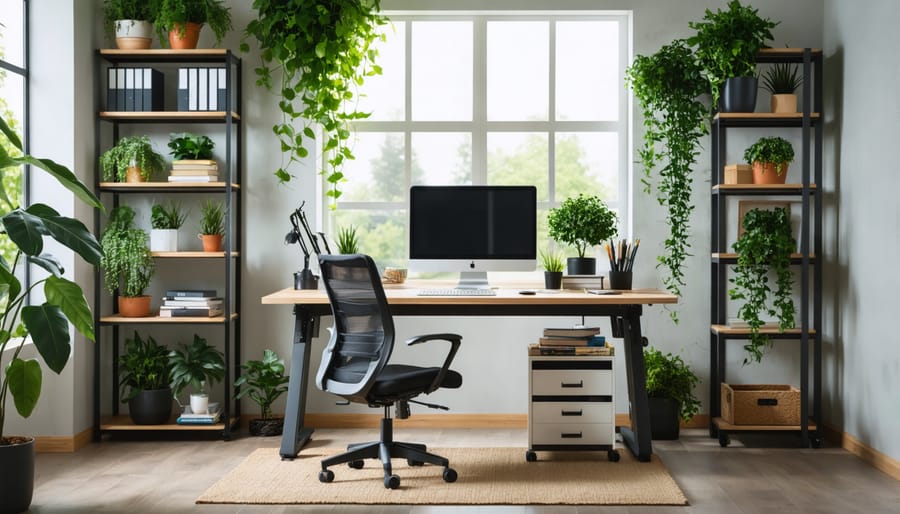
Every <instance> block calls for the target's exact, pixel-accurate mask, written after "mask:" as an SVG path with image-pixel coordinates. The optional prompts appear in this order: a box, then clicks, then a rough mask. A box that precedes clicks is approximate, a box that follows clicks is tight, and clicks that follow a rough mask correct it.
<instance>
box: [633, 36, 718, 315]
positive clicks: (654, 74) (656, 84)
mask: <svg viewBox="0 0 900 514" xmlns="http://www.w3.org/2000/svg"><path fill="white" fill-rule="evenodd" d="M626 80H627V81H628V85H629V86H630V87H631V89H632V90H633V91H634V94H635V97H636V98H637V99H638V102H639V103H640V105H641V111H642V113H643V116H644V121H643V126H644V141H643V144H642V147H641V149H640V150H639V151H638V156H639V158H640V162H641V165H642V166H643V168H644V178H642V179H641V182H643V184H644V192H645V193H647V194H650V192H651V187H652V183H651V178H652V174H653V170H655V169H656V168H658V167H659V170H658V172H657V177H658V178H657V179H656V180H657V186H656V188H657V201H658V202H659V204H660V205H662V206H664V207H666V209H667V211H668V212H667V216H666V224H667V225H668V226H669V237H667V238H665V249H666V251H665V253H664V254H663V255H660V256H658V257H657V261H659V265H660V266H664V267H665V268H666V269H668V272H669V273H668V276H665V277H663V283H664V284H665V286H666V289H668V290H669V292H671V293H672V294H675V295H678V296H680V295H681V287H682V286H684V285H685V283H684V271H683V269H682V268H683V266H684V260H685V259H686V258H687V256H688V251H689V249H690V247H691V244H690V242H689V241H688V237H689V235H690V220H691V213H692V212H693V210H694V202H693V201H692V200H691V194H692V190H693V168H694V165H695V164H696V161H697V150H696V149H697V147H698V146H699V144H700V138H701V137H702V136H704V135H705V134H707V132H708V130H707V128H706V116H707V108H706V106H705V105H704V104H703V103H702V102H700V101H699V100H698V98H699V97H700V96H701V95H703V94H704V93H705V92H706V91H707V87H708V83H707V81H706V79H704V77H703V74H702V68H701V67H700V66H699V65H698V64H697V62H696V59H695V57H694V54H693V53H692V52H691V49H690V48H689V47H688V46H687V45H686V44H685V42H684V41H683V40H676V41H673V42H672V43H671V44H669V45H666V46H664V47H662V48H661V49H659V51H658V52H656V53H655V54H653V55H651V56H649V57H645V56H641V55H639V56H637V58H636V59H635V60H634V63H633V64H632V65H631V66H630V67H629V68H628V69H627V70H626ZM670 316H671V317H672V319H673V320H674V321H677V319H678V318H677V313H676V312H675V311H674V310H670Z"/></svg>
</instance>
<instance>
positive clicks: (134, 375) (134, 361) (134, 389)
mask: <svg viewBox="0 0 900 514" xmlns="http://www.w3.org/2000/svg"><path fill="white" fill-rule="evenodd" d="M169 374H170V365H169V349H168V348H166V346H165V345H161V344H159V343H157V342H156V340H155V339H153V336H147V339H141V336H140V335H139V334H138V333H137V330H135V331H134V337H133V338H131V339H126V340H125V353H124V354H123V355H122V356H120V357H119V376H120V379H119V387H120V389H121V391H120V394H121V399H122V403H127V402H128V401H129V400H131V399H132V398H134V397H135V396H137V395H138V394H139V393H140V392H141V391H156V390H159V389H167V388H168V387H169Z"/></svg>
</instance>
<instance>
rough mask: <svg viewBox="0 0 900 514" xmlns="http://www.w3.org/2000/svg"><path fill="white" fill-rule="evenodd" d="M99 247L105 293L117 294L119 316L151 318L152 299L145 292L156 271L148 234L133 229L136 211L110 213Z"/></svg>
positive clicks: (126, 209)
mask: <svg viewBox="0 0 900 514" xmlns="http://www.w3.org/2000/svg"><path fill="white" fill-rule="evenodd" d="M100 246H101V247H102V248H103V258H102V259H101V261H100V266H101V267H102V268H103V277H104V281H105V283H106V290H107V291H109V294H112V295H115V294H117V293H118V295H119V296H118V311H119V315H120V316H124V317H138V318H140V317H145V316H149V315H150V296H147V295H144V290H145V289H147V286H149V285H150V279H151V278H152V277H153V273H154V272H155V270H156V268H155V263H154V261H153V257H152V256H151V255H150V248H149V247H147V233H146V232H144V231H143V230H142V229H140V228H137V227H135V226H134V209H132V208H131V207H129V206H127V205H120V206H118V207H116V208H114V209H113V210H112V212H110V214H109V223H108V224H107V225H106V230H104V232H103V236H101V238H100Z"/></svg>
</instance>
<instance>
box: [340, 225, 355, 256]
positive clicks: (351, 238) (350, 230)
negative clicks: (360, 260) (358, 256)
mask: <svg viewBox="0 0 900 514" xmlns="http://www.w3.org/2000/svg"><path fill="white" fill-rule="evenodd" d="M337 251H338V253H341V254H344V255H351V254H354V253H359V235H358V234H357V233H356V227H354V226H353V225H350V226H348V227H338V233H337Z"/></svg>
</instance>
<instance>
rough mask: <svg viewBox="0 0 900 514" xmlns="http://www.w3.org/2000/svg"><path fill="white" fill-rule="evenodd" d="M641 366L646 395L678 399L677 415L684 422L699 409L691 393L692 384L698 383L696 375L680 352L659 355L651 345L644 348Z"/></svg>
mask: <svg viewBox="0 0 900 514" xmlns="http://www.w3.org/2000/svg"><path fill="white" fill-rule="evenodd" d="M644 368H645V369H646V371H647V396H649V397H651V398H669V399H672V400H675V401H676V402H678V404H679V409H678V414H679V416H681V419H683V420H684V421H685V422H687V421H690V420H691V418H692V417H693V416H694V415H695V414H697V413H698V412H700V400H698V399H697V397H696V396H694V387H695V386H696V385H697V384H699V383H700V378H699V377H697V375H695V374H694V372H693V371H691V368H690V367H689V366H688V365H687V364H686V363H685V362H684V360H683V359H682V358H681V356H680V355H672V354H671V353H666V354H663V353H662V352H661V351H660V350H657V349H655V348H653V347H649V348H646V349H645V350H644Z"/></svg>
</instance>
